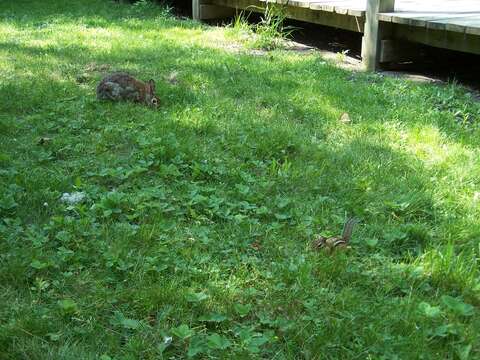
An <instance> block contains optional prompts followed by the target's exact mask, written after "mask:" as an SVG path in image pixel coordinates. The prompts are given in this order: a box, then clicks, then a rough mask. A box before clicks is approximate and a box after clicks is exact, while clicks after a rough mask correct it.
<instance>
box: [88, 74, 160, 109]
mask: <svg viewBox="0 0 480 360" xmlns="http://www.w3.org/2000/svg"><path fill="white" fill-rule="evenodd" d="M97 99H99V100H112V101H133V102H138V103H144V104H145V105H148V106H151V107H157V106H158V103H159V100H158V98H157V97H156V96H155V81H153V80H152V79H150V80H148V82H146V83H144V82H143V81H140V80H137V79H135V78H134V77H133V76H131V75H128V74H127V73H123V72H117V73H113V74H110V75H107V76H105V77H104V78H103V79H102V81H100V83H99V84H98V86H97Z"/></svg>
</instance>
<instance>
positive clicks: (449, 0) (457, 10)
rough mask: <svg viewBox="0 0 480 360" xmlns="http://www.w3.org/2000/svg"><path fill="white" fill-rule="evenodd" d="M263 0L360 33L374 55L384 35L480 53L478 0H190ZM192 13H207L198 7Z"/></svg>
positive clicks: (228, 0)
mask: <svg viewBox="0 0 480 360" xmlns="http://www.w3.org/2000/svg"><path fill="white" fill-rule="evenodd" d="M267 2H268V3H277V4H282V5H285V6H286V11H287V16H288V17H290V18H293V19H297V20H302V21H307V22H313V23H318V24H322V25H326V26H332V27H336V28H341V29H345V30H350V31H355V32H360V33H364V35H365V38H366V39H367V45H368V44H369V42H372V41H373V43H370V46H374V47H375V48H378V49H375V51H374V52H373V53H372V54H371V56H375V57H376V58H378V59H381V58H382V57H381V56H380V55H379V54H380V52H381V49H380V48H381V46H382V41H383V44H384V45H385V44H387V43H386V42H385V41H386V40H388V41H395V40H396V41H397V42H398V41H408V42H413V43H421V44H426V45H430V46H435V47H440V48H446V49H451V50H457V51H464V52H470V53H474V54H480V0H193V6H194V10H195V7H197V8H199V7H201V6H204V7H206V9H208V8H210V9H214V8H215V7H219V6H221V7H223V9H225V8H230V9H231V8H235V9H246V10H251V11H257V12H258V11H262V9H263V8H264V7H265V6H266V3H267ZM194 14H195V11H194ZM213 14H214V15H213V16H210V17H215V14H216V12H215V11H214V12H213ZM196 17H197V18H199V19H202V18H208V17H209V16H203V17H202V16H201V15H200V10H199V9H197V16H196ZM364 44H365V41H364ZM387 45H388V44H387ZM389 48H390V50H391V49H392V47H391V46H390V47H389ZM377 50H378V51H377ZM390 50H389V51H390ZM377 52H378V54H377ZM390 52H391V51H390ZM367 53H368V51H367ZM378 59H377V62H378Z"/></svg>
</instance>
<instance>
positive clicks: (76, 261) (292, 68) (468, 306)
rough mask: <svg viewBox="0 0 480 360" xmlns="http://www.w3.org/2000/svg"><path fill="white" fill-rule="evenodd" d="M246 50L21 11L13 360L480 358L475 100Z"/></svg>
mask: <svg viewBox="0 0 480 360" xmlns="http://www.w3.org/2000/svg"><path fill="white" fill-rule="evenodd" d="M237 35H238V32H235V31H232V29H229V28H221V27H209V26H206V25H202V24H200V23H197V22H193V21H187V20H178V19H175V18H174V17H173V16H172V15H170V14H169V12H168V11H167V10H165V8H163V7H160V6H157V5H152V4H150V3H148V2H140V3H138V4H137V5H135V6H132V5H127V4H120V3H117V2H113V1H105V0H81V1H66V0H51V1H40V0H37V1H33V0H16V1H1V3H0V358H1V359H75V360H79V359H82V360H83V359H102V360H108V359H161V358H165V359H182V358H189V357H194V358H198V359H207V358H211V359H475V358H477V359H478V358H479V357H480V337H479V331H480V315H479V308H478V306H479V304H480V271H479V258H480V254H479V251H480V248H479V238H480V220H479V218H480V160H479V159H480V158H479V155H480V151H479V149H480V130H479V128H480V105H479V103H478V102H476V101H475V99H474V96H473V95H472V94H470V93H469V92H468V91H467V90H465V89H463V88H462V87H460V86H458V85H455V84H448V85H447V84H445V85H428V84H420V83H411V82H407V81H403V80H398V79H392V78H388V77H383V76H381V75H375V74H367V73H361V72H360V73H355V72H349V71H346V70H342V69H339V68H337V67H336V66H335V65H334V64H332V63H330V62H328V61H325V60H323V59H322V58H321V57H320V55H318V54H316V53H315V52H312V53H308V54H305V53H296V52H293V51H287V50H275V51H270V52H266V53H259V52H252V51H251V50H249V46H247V45H248V44H247V45H245V44H243V42H241V41H240V37H238V36H237ZM241 38H242V39H244V38H245V36H244V34H243V35H242V36H241ZM452 65H453V64H452ZM114 70H124V71H128V72H130V73H131V74H133V75H135V76H137V77H138V78H139V79H143V80H148V79H149V78H153V79H155V80H156V82H157V93H158V96H159V97H160V99H161V106H160V107H159V108H158V109H157V110H152V109H149V108H146V107H144V106H141V105H136V104H131V103H109V102H100V101H97V100H96V98H95V86H96V84H97V83H98V81H99V80H100V78H101V77H102V74H104V73H106V72H109V71H114ZM343 113H348V115H349V119H350V121H344V120H345V118H346V117H345V116H343V117H342V114H343ZM64 193H67V195H63V194H64ZM74 193H79V194H77V195H78V196H79V197H80V198H82V197H83V199H81V201H79V202H77V203H74V202H70V203H69V202H68V201H65V198H66V197H68V196H71V195H72V194H74ZM62 195H63V200H62ZM345 216H356V217H358V218H359V219H361V224H360V225H359V226H358V227H357V228H356V229H355V231H354V233H353V238H352V242H351V246H352V248H351V250H350V251H347V252H336V253H334V254H332V255H327V254H325V253H323V252H321V251H314V250H312V247H311V242H312V241H313V240H314V238H315V236H316V234H322V235H325V236H330V235H337V234H339V233H340V232H341V230H342V226H343V222H344V219H345Z"/></svg>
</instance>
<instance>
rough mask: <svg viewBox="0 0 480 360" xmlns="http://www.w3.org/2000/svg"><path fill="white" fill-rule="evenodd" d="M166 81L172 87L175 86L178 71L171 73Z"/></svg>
mask: <svg viewBox="0 0 480 360" xmlns="http://www.w3.org/2000/svg"><path fill="white" fill-rule="evenodd" d="M166 80H167V81H168V82H169V83H170V84H172V85H177V84H178V71H172V72H171V73H170V74H168V76H167V77H166Z"/></svg>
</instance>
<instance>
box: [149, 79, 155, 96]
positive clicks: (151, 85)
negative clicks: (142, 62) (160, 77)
mask: <svg viewBox="0 0 480 360" xmlns="http://www.w3.org/2000/svg"><path fill="white" fill-rule="evenodd" d="M148 85H149V86H150V92H151V93H152V94H153V93H155V81H154V80H153V79H150V80H148Z"/></svg>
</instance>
